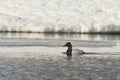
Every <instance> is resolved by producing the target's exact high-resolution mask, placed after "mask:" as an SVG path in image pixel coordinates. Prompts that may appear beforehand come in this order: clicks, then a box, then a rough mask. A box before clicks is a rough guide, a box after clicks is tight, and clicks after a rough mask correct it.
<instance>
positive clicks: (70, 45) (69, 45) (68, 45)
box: [64, 42, 72, 49]
mask: <svg viewBox="0 0 120 80" xmlns="http://www.w3.org/2000/svg"><path fill="white" fill-rule="evenodd" d="M64 46H66V47H68V48H71V49H72V44H71V43H70V42H67V43H66V44H65V45H64Z"/></svg>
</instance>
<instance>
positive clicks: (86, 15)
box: [0, 0, 120, 33]
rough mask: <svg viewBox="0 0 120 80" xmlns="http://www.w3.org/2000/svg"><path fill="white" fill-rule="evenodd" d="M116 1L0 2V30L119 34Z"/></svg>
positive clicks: (7, 0) (119, 18) (40, 0)
mask: <svg viewBox="0 0 120 80" xmlns="http://www.w3.org/2000/svg"><path fill="white" fill-rule="evenodd" d="M119 7H120V1H119V0H92V1H90V0H74V1H73V0H62V1H61V0H44V1H43V0H29V1H26V0H21V1H17V0H1V1H0V31H3V32H4V31H12V32H68V33H70V32H71V33H72V32H74V33H77V32H79V33H81V32H82V33H83V32H120V9H119Z"/></svg>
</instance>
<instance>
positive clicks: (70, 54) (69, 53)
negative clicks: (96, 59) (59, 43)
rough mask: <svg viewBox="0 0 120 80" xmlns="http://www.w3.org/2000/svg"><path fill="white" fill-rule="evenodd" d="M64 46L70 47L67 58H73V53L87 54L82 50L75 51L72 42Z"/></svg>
mask: <svg viewBox="0 0 120 80" xmlns="http://www.w3.org/2000/svg"><path fill="white" fill-rule="evenodd" d="M64 46H66V47H68V49H67V51H66V55H67V57H72V53H77V54H78V55H82V54H85V52H84V51H83V50H80V49H74V50H73V49H72V44H71V42H67V43H66V44H65V45H64ZM72 51H73V52H72Z"/></svg>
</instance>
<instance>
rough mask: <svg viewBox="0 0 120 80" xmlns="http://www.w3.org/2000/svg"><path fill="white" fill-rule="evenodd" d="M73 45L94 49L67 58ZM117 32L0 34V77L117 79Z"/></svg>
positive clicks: (119, 59) (119, 50)
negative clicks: (68, 42)
mask: <svg viewBox="0 0 120 80" xmlns="http://www.w3.org/2000/svg"><path fill="white" fill-rule="evenodd" d="M67 41H70V42H71V43H72V44H73V49H82V50H84V51H85V52H90V53H97V54H86V55H79V56H78V55H75V54H74V53H73V57H72V59H71V60H68V59H67V57H66V55H65V54H62V52H65V51H66V48H65V47H62V45H64V44H65V43H66V42H67ZM119 42H120V37H119V35H80V34H73V35H70V34H65V35H64V34H62V35H59V34H36V33H33V34H27V33H22V34H21V33H19V34H15V33H8V34H7V33H6V34H5V33H4V34H3V33H1V34H0V79H1V80H7V79H9V80H119V79H120V76H119V75H120V67H119V66H120V65H119V64H120V43H119Z"/></svg>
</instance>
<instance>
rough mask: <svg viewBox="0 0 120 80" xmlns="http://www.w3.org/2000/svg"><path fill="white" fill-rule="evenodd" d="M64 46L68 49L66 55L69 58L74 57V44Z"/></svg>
mask: <svg viewBox="0 0 120 80" xmlns="http://www.w3.org/2000/svg"><path fill="white" fill-rule="evenodd" d="M64 46H66V47H68V49H67V51H66V55H67V56H68V57H72V44H71V43H70V42H67V43H66V44H65V45H64Z"/></svg>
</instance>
